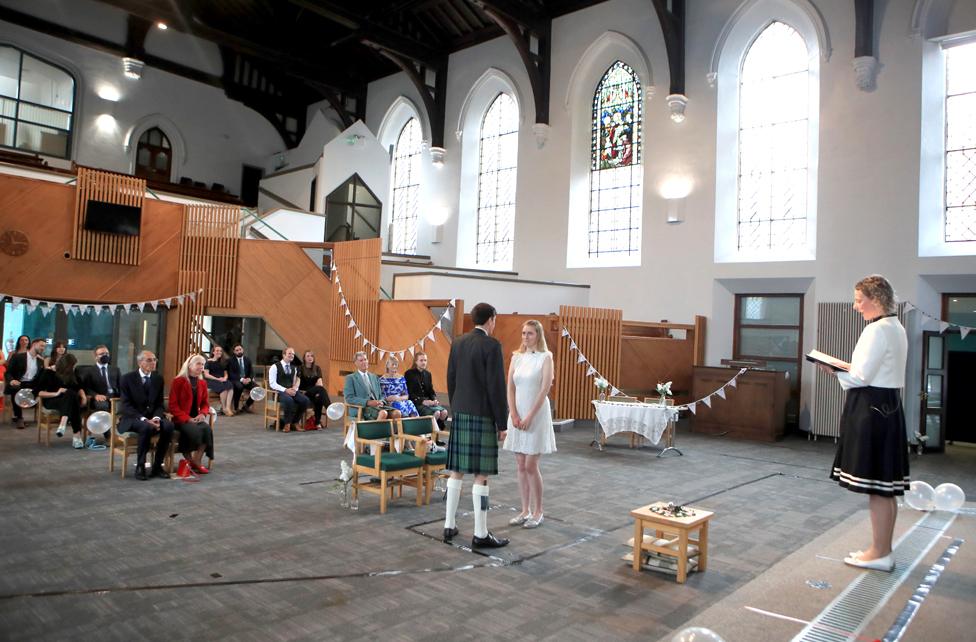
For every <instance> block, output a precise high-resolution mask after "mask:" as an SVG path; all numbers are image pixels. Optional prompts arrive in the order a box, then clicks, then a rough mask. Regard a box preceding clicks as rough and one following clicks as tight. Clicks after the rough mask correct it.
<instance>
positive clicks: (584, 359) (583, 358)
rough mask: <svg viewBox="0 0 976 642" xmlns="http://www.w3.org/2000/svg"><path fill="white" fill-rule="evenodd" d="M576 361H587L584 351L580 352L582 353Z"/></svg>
mask: <svg viewBox="0 0 976 642" xmlns="http://www.w3.org/2000/svg"><path fill="white" fill-rule="evenodd" d="M576 362H577V363H585V362H586V357H584V356H583V353H582V352H580V355H579V357H577V359H576Z"/></svg>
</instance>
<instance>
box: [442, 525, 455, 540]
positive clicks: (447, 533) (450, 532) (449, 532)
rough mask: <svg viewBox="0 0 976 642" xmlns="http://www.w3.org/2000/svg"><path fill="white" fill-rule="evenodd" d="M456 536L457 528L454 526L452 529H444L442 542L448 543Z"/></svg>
mask: <svg viewBox="0 0 976 642" xmlns="http://www.w3.org/2000/svg"><path fill="white" fill-rule="evenodd" d="M457 534H458V529H457V526H455V527H454V528H445V529H444V541H445V542H450V541H451V540H452V539H454V536H455V535H457Z"/></svg>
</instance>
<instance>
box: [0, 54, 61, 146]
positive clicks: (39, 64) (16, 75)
mask: <svg viewBox="0 0 976 642" xmlns="http://www.w3.org/2000/svg"><path fill="white" fill-rule="evenodd" d="M74 90H75V81H74V78H72V77H71V75H70V74H68V73H67V72H66V71H64V70H62V69H59V68H58V67H55V66H53V65H50V64H48V63H46V62H44V61H42V60H39V59H37V58H34V57H33V56H30V55H27V54H25V53H23V52H22V51H20V50H19V49H17V48H15V47H9V46H6V47H0V117H3V118H0V145H3V146H5V147H15V148H17V149H23V150H26V151H32V152H40V153H42V154H47V155H50V156H60V157H62V158H67V157H68V146H69V139H70V134H71V129H72V124H73V123H72V116H73V113H72V110H73V107H74Z"/></svg>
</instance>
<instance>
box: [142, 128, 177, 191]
mask: <svg viewBox="0 0 976 642" xmlns="http://www.w3.org/2000/svg"><path fill="white" fill-rule="evenodd" d="M172 167H173V147H172V146H171V145H170V144H169V138H167V137H166V134H164V133H163V130H161V129H160V128H159V127H153V128H152V129H147V130H146V131H145V132H143V134H142V136H140V137H139V144H138V145H137V146H136V167H135V175H136V176H141V177H143V178H148V179H152V180H158V181H165V182H169V181H170V170H171V169H172Z"/></svg>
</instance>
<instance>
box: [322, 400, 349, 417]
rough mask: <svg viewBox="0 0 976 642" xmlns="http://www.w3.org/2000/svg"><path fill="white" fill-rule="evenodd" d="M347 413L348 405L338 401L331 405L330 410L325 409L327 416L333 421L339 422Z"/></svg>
mask: <svg viewBox="0 0 976 642" xmlns="http://www.w3.org/2000/svg"><path fill="white" fill-rule="evenodd" d="M345 412H346V404H344V403H342V402H341V401H337V402H335V403H334V404H330V405H329V407H328V408H326V409H325V416H326V417H328V418H329V419H331V420H332V421H339V420H340V419H342V415H344V414H345Z"/></svg>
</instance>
